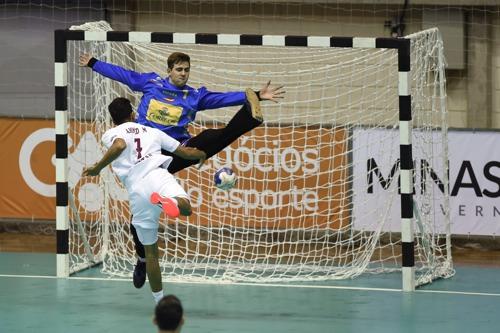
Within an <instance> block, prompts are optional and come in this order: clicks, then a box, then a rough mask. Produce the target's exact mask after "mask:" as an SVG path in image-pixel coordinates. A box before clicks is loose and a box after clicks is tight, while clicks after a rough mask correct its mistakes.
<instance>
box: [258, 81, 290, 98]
mask: <svg viewBox="0 0 500 333" xmlns="http://www.w3.org/2000/svg"><path fill="white" fill-rule="evenodd" d="M270 86H271V80H269V81H268V82H267V84H266V85H265V86H264V87H263V88H262V89H260V91H259V97H260V99H261V100H263V101H265V100H268V101H273V102H274V103H278V100H279V99H283V98H284V97H285V92H286V91H284V90H283V86H278V87H274V88H271V87H270Z"/></svg>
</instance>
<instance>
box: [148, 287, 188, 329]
mask: <svg viewBox="0 0 500 333" xmlns="http://www.w3.org/2000/svg"><path fill="white" fill-rule="evenodd" d="M182 314H183V309H182V305H181V301H180V300H179V299H178V298H177V297H175V296H174V295H167V296H165V297H163V298H162V299H161V300H160V302H158V304H157V305H156V308H155V319H156V323H157V324H158V328H159V329H160V330H175V329H177V327H178V326H179V324H180V322H181V319H182Z"/></svg>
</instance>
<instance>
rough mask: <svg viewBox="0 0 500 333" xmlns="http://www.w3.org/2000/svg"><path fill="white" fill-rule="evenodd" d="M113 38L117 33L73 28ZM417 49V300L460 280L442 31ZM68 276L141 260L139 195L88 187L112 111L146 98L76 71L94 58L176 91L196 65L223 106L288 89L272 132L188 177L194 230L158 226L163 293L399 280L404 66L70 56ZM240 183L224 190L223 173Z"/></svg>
mask: <svg viewBox="0 0 500 333" xmlns="http://www.w3.org/2000/svg"><path fill="white" fill-rule="evenodd" d="M73 29H79V30H92V31H97V30H100V31H107V30H110V29H111V28H110V27H109V25H107V24H106V23H105V22H98V23H91V24H86V25H85V26H78V27H74V28H73ZM409 38H411V41H412V72H411V81H412V106H413V119H414V121H413V126H414V128H415V130H414V133H413V137H412V140H413V147H414V158H415V167H416V171H415V177H414V178H415V197H414V200H415V212H416V216H417V218H416V219H415V221H414V223H413V224H414V226H413V227H414V232H415V256H416V258H415V260H416V271H417V284H422V283H427V282H430V281H432V280H433V279H435V278H438V277H447V276H450V275H452V274H453V268H452V262H451V253H450V251H449V218H448V211H449V209H448V203H447V202H448V193H447V192H446V191H447V190H446V188H447V181H446V177H447V172H446V170H447V162H446V161H447V139H446V134H447V126H446V117H447V114H446V105H445V99H446V93H445V89H444V84H445V78H444V74H443V73H444V63H443V58H442V42H441V40H440V37H439V33H438V31H437V30H429V31H425V32H422V33H417V34H414V35H412V36H410V37H409ZM68 45H69V46H68V87H69V91H68V94H69V104H68V108H69V115H70V126H69V131H68V135H69V138H70V142H69V168H70V171H69V186H70V192H71V195H70V201H71V199H72V198H73V202H70V220H71V223H70V256H71V271H72V272H75V271H77V270H79V269H81V268H82V267H86V266H88V265H90V264H92V262H93V261H101V260H102V262H103V271H104V272H105V273H108V274H111V275H116V276H130V275H131V271H132V269H133V265H134V264H135V260H136V257H135V251H134V246H133V241H132V237H131V234H130V233H129V220H130V211H129V207H128V203H127V193H126V191H125V189H124V188H123V186H122V185H121V184H120V182H119V180H118V179H117V177H116V176H115V175H114V174H113V173H112V172H111V170H110V169H106V171H103V173H102V174H101V176H100V177H97V178H94V179H91V178H80V175H81V171H82V169H83V167H84V166H86V165H90V164H92V163H95V162H96V161H97V160H98V159H99V158H100V157H101V156H102V154H103V148H102V146H101V144H100V139H101V136H102V134H103V133H104V131H105V130H106V129H108V128H109V127H110V126H111V123H110V121H109V119H108V116H107V114H106V113H107V105H108V104H109V102H110V101H111V100H112V99H113V98H115V97H118V96H123V97H128V98H130V99H131V100H132V101H133V104H134V105H136V106H137V104H138V101H139V99H140V94H138V93H136V92H132V91H131V90H129V89H128V88H127V87H126V86H124V85H121V84H119V83H116V82H112V81H111V80H109V79H106V78H104V77H102V76H100V75H98V74H97V73H93V72H92V71H91V70H90V69H89V68H81V67H79V66H78V57H79V55H80V54H82V53H85V52H87V53H91V54H92V55H93V56H94V57H96V58H98V59H99V60H103V61H107V62H111V63H114V64H117V65H120V66H122V67H125V68H129V69H132V70H135V71H137V72H156V73H158V74H160V75H161V76H166V58H167V57H168V55H169V54H170V53H172V52H175V51H180V52H185V53H188V54H189V55H190V56H191V76H190V85H191V86H193V87H200V86H206V87H207V88H208V89H209V90H211V91H242V90H244V89H245V88H247V87H251V88H253V89H255V90H257V89H259V88H260V87H261V86H262V85H263V84H265V83H266V82H267V81H268V80H271V82H272V83H273V84H284V85H285V89H286V98H285V99H284V100H283V101H282V102H280V103H277V104H274V103H270V102H262V109H263V115H264V119H265V122H264V124H263V125H262V126H260V127H258V128H256V129H254V130H253V131H252V132H251V133H249V134H247V135H245V136H243V137H241V138H240V139H239V140H237V141H236V142H235V143H234V144H233V145H231V146H230V147H228V148H227V149H226V150H224V151H223V152H221V153H220V154H218V155H217V156H215V157H213V158H211V159H210V160H209V161H208V163H207V165H206V166H205V167H204V168H202V169H201V170H198V169H196V168H188V169H186V170H182V171H180V172H179V173H177V174H176V177H177V178H178V179H179V181H180V182H181V184H182V185H183V187H184V188H185V189H186V191H187V192H188V194H189V195H190V198H191V203H192V206H193V212H194V213H193V215H192V216H190V217H188V218H186V217H183V218H178V219H167V218H165V217H163V216H162V217H161V220H160V228H159V234H160V237H159V243H158V244H159V247H160V256H161V258H160V264H161V269H162V274H163V276H164V278H167V279H170V280H175V279H181V280H183V281H186V280H203V281H205V280H214V281H219V282H221V281H250V282H256V281H259V282H265V281H299V280H300V281H302V280H327V279H345V278H352V277H355V276H358V275H360V274H362V273H381V272H394V271H398V270H400V267H401V250H400V248H401V234H400V225H401V219H400V208H399V207H400V203H399V202H400V198H399V194H398V176H399V171H398V167H399V162H398V158H399V131H398V126H399V115H398V67H397V59H398V56H397V51H395V50H391V49H364V48H321V47H308V48H305V47H296V48H294V47H269V46H259V47H255V46H224V45H195V44H159V43H130V42H127V43H124V42H98V41H96V42H85V41H71V42H69V44H68ZM237 110H238V108H224V109H218V110H211V111H203V112H200V113H198V115H197V118H196V121H195V122H194V123H193V124H192V126H191V127H190V131H191V133H192V134H196V133H199V132H200V131H202V130H203V129H206V128H214V127H220V126H223V125H224V124H225V123H227V122H228V121H229V120H230V119H231V117H232V116H233V115H234V114H235V112H236V111H237ZM222 166H227V167H230V168H232V169H233V170H234V171H235V173H236V174H237V177H238V182H237V186H236V188H234V189H232V190H231V191H229V192H226V191H222V190H219V189H217V188H216V187H215V186H214V184H213V181H212V178H213V174H214V172H215V170H217V169H218V168H220V167H222Z"/></svg>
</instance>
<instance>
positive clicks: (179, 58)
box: [167, 52, 191, 69]
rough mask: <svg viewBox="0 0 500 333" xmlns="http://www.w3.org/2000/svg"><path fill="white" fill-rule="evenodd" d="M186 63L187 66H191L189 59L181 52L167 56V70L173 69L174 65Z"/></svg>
mask: <svg viewBox="0 0 500 333" xmlns="http://www.w3.org/2000/svg"><path fill="white" fill-rule="evenodd" d="M185 61H187V62H188V63H189V65H191V58H189V56H188V55H187V54H186V53H182V52H174V53H172V54H171V55H169V56H168V59H167V66H168V68H170V69H172V68H174V65H175V64H178V63H181V62H185Z"/></svg>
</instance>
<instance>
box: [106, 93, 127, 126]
mask: <svg viewBox="0 0 500 333" xmlns="http://www.w3.org/2000/svg"><path fill="white" fill-rule="evenodd" d="M108 110H109V114H110V115H111V119H113V123H115V125H120V124H123V123H124V122H125V120H128V118H129V117H130V114H131V113H132V104H130V101H129V100H128V99H126V98H124V97H118V98H115V99H114V100H113V101H112V102H111V103H110V104H109V105H108Z"/></svg>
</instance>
